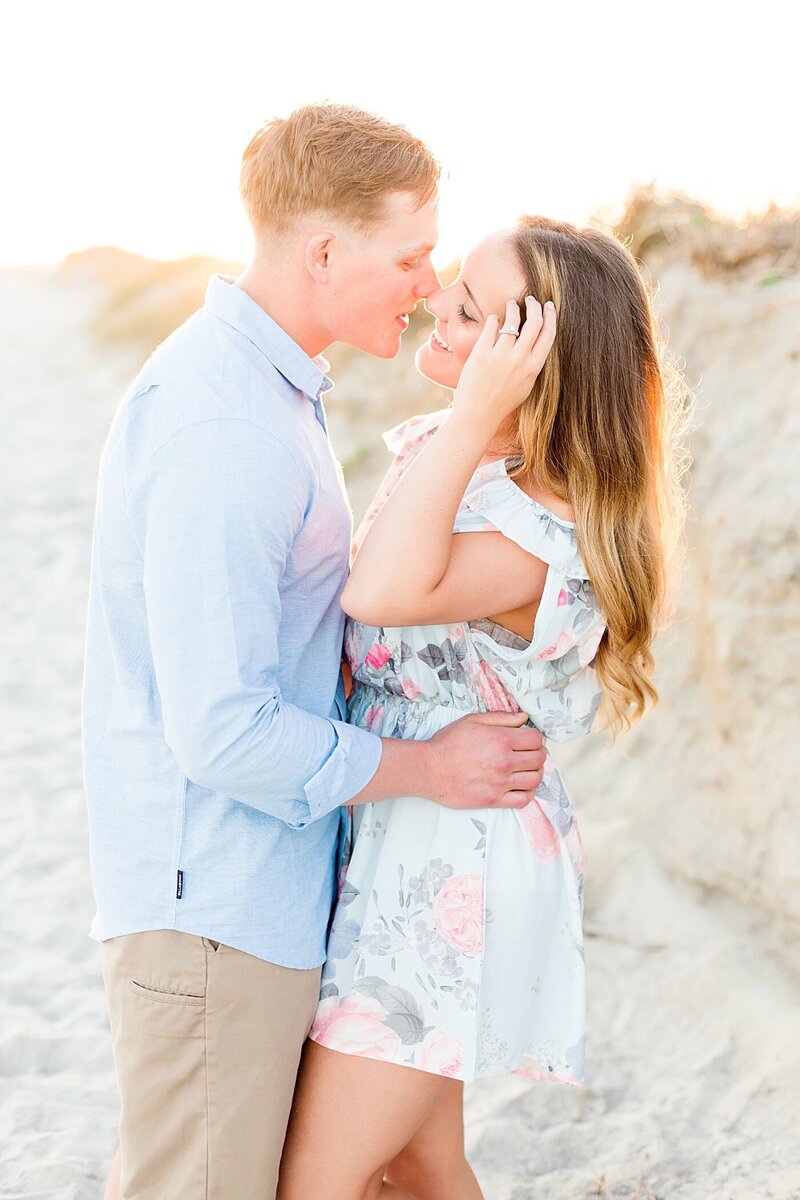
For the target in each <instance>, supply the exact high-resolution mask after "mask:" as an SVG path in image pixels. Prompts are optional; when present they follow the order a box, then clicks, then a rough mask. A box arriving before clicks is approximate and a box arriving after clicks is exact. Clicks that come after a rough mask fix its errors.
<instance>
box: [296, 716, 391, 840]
mask: <svg viewBox="0 0 800 1200" xmlns="http://www.w3.org/2000/svg"><path fill="white" fill-rule="evenodd" d="M330 724H331V726H332V727H333V729H334V731H335V734H336V745H335V747H334V749H333V750H332V751H331V753H330V754H329V755H328V757H327V758H326V760H325V762H324V763H323V764H322V766H321V767H320V768H319V770H318V771H316V772H315V774H314V775H312V776H311V778H310V779H309V780H308V782H307V783H306V785H305V789H304V790H305V795H306V800H307V802H308V810H309V815H308V818H307V819H305V820H303V819H300V820H297V821H288V822H287V824H289V825H294V826H296V827H298V828H302V826H303V825H305V824H307V823H308V821H316V820H318V819H319V817H321V816H324V815H325V814H326V813H328V812H330V811H331V808H335V807H338V804H342V803H346V800H340V801H338V804H332V803H331V797H333V796H346V799H347V800H350V799H352V797H353V796H356V795H358V793H359V792H360V791H361V790H362V789H363V788H364V787H366V785H367V784H368V783H369V781H370V779H372V777H373V775H374V774H375V772H376V771H377V769H378V766H379V764H380V761H381V753H382V750H383V743H382V742H381V739H380V738H379V737H376V736H375V735H374V734H372V733H368V732H367V731H366V730H365V729H358V728H357V727H356V726H354V725H343V724H342V722H341V721H331V722H330Z"/></svg>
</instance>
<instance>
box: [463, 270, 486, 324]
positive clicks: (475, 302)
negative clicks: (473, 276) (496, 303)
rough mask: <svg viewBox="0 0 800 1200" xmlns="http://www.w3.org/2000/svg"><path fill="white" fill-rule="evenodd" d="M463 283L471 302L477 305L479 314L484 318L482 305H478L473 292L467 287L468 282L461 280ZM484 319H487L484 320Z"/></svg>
mask: <svg viewBox="0 0 800 1200" xmlns="http://www.w3.org/2000/svg"><path fill="white" fill-rule="evenodd" d="M461 282H462V283H463V284H464V291H465V292H466V293H467V295H468V296H469V298H470V300H471V301H472V303H473V304H474V305H475V307H476V308H477V310H478V312H479V313H480V314H481V316H483V312H482V310H481V306H480V304H478V301H477V300H476V299H475V297H474V296H473V294H472V292H471V291H470V290H469V288H468V287H467V284H466V281H465V280H463V279H462V280H461ZM484 319H485V318H484Z"/></svg>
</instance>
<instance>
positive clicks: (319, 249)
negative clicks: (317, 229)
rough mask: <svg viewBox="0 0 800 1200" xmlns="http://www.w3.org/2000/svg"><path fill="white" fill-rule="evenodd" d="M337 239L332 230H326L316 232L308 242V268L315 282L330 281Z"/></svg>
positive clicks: (324, 282)
mask: <svg viewBox="0 0 800 1200" xmlns="http://www.w3.org/2000/svg"><path fill="white" fill-rule="evenodd" d="M335 241H336V237H335V235H334V234H333V233H331V231H330V230H324V231H323V232H321V233H315V234H314V236H313V237H312V238H309V240H308V242H307V243H306V270H307V271H308V273H309V275H310V276H311V278H312V279H313V280H314V282H315V283H322V284H326V283H330V279H331V265H332V264H331V257H332V253H333V246H334V242H335Z"/></svg>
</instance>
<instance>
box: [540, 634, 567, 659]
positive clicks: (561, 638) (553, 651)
mask: <svg viewBox="0 0 800 1200" xmlns="http://www.w3.org/2000/svg"><path fill="white" fill-rule="evenodd" d="M574 645H575V639H574V637H573V636H572V634H571V633H567V632H566V631H565V632H564V633H560V634H559V635H558V641H557V642H553V645H552V646H548V647H547V649H546V650H543V651H542V653H541V654H540V655H539V658H561V655H562V654H566V653H567V651H568V650H571V649H572V647H573V646H574Z"/></svg>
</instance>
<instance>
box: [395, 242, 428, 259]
mask: <svg viewBox="0 0 800 1200" xmlns="http://www.w3.org/2000/svg"><path fill="white" fill-rule="evenodd" d="M434 249H435V247H434V246H432V245H431V243H430V242H420V243H419V245H417V246H409V247H408V248H407V249H405V250H401V251H400V253H401V254H402V255H403V256H404V257H405V256H407V255H409V254H430V253H431V251H432V250H434Z"/></svg>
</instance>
